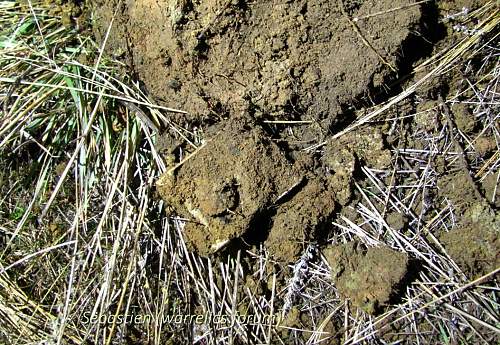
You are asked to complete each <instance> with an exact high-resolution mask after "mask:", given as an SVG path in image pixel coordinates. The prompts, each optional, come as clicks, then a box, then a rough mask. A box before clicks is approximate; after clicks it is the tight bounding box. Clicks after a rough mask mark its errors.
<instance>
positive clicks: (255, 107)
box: [94, 0, 422, 139]
mask: <svg viewBox="0 0 500 345" xmlns="http://www.w3.org/2000/svg"><path fill="white" fill-rule="evenodd" d="M410 3H412V1H410V0H392V1H373V0H367V1H345V2H344V6H345V7H344V8H341V5H337V2H335V3H334V4H333V3H332V2H330V1H325V0H315V1H305V0H302V1H294V2H282V3H279V4H273V5H272V6H270V4H269V2H267V1H261V0H259V1H253V2H246V1H228V0H224V1H222V0H209V1H200V2H198V1H190V0H175V1H169V2H166V3H159V2H152V1H149V0H135V1H128V2H123V1H122V2H119V1H107V0H106V1H104V0H96V1H94V5H95V7H96V8H98V9H99V11H96V12H95V15H96V23H97V24H98V25H97V26H96V27H97V30H96V31H97V32H98V36H100V37H103V36H104V35H105V33H106V29H107V26H108V24H109V23H110V21H111V18H112V16H113V13H114V12H115V10H117V9H118V15H117V16H116V18H115V20H114V24H113V29H112V30H111V34H110V37H109V39H108V40H107V50H108V52H110V53H111V54H114V55H115V56H122V57H123V58H124V59H125V60H126V61H127V62H128V63H129V65H130V66H131V67H132V68H133V69H134V70H135V71H136V72H137V73H138V76H139V77H140V78H141V79H142V80H143V81H144V82H145V84H146V86H147V88H148V91H149V92H150V93H151V94H152V95H154V96H155V97H157V98H158V100H160V101H161V100H163V101H164V102H165V104H166V105H168V106H169V107H174V108H179V109H182V110H185V111H187V112H189V114H188V115H187V116H184V115H183V116H182V117H179V118H177V120H178V121H179V122H190V123H202V124H206V123H213V122H216V121H219V120H220V119H221V118H226V117H228V116H229V117H233V116H235V114H237V113H238V112H239V110H241V109H246V108H247V107H251V108H252V111H253V112H254V116H255V117H256V118H265V119H273V120H285V119H302V120H313V121H314V125H312V126H311V128H310V129H315V130H314V131H306V132H308V133H309V134H308V135H304V137H303V138H302V139H311V138H312V137H310V134H312V133H315V135H318V134H324V131H325V130H327V129H328V127H329V125H330V124H332V123H335V122H337V121H339V120H340V121H342V119H341V118H339V117H340V116H341V115H342V109H343V108H347V107H350V106H351V105H352V104H353V103H354V102H357V101H358V100H360V99H361V98H366V99H368V98H367V97H365V96H369V95H370V94H373V93H377V90H379V89H381V88H382V87H383V85H384V84H385V83H386V82H387V81H388V80H389V79H390V78H392V77H395V76H396V72H397V70H398V65H399V63H400V56H401V54H402V49H403V45H404V42H405V40H408V39H409V38H410V36H411V34H410V33H411V32H412V31H413V30H417V29H418V27H419V25H420V21H421V19H422V14H421V10H420V7H419V6H410V7H408V8H405V10H404V11H397V12H389V13H386V14H382V15H378V16H374V17H370V18H367V19H363V20H360V21H358V22H354V21H350V20H349V19H348V17H352V18H354V17H358V16H363V15H366V14H369V13H374V12H380V11H382V12H383V11H384V10H389V9H393V8H396V7H399V6H405V5H408V4H410ZM118 4H120V5H118ZM338 4H342V2H338ZM116 6H119V7H118V8H117V7H116ZM412 49H415V47H412ZM318 123H319V124H320V126H319V127H318Z"/></svg>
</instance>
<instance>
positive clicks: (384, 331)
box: [0, 1, 500, 344]
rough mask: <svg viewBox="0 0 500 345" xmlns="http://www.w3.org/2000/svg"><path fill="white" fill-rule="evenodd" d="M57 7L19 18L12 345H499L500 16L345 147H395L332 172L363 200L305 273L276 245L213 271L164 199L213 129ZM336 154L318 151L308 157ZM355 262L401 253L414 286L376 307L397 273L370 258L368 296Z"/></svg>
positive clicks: (5, 35) (7, 217)
mask: <svg viewBox="0 0 500 345" xmlns="http://www.w3.org/2000/svg"><path fill="white" fill-rule="evenodd" d="M54 6H56V7H57V6H59V5H56V4H51V3H48V2H45V1H40V2H33V1H28V2H24V1H23V2H20V1H19V2H16V1H0V27H1V29H0V48H1V50H0V66H1V68H0V99H1V108H0V114H1V116H0V164H1V166H2V169H1V171H0V190H1V192H2V193H1V194H0V195H1V196H0V318H1V319H2V320H3V321H2V322H1V323H0V343H4V344H33V343H37V344H72V343H77V344H80V343H88V344H101V343H104V344H117V343H125V344H128V343H130V344H135V343H137V344H147V343H151V344H163V343H171V344H175V343H197V344H205V343H208V344H212V343H213V344H219V343H229V344H239V343H251V344H253V343H266V344H287V343H288V344H289V343H296V344H303V343H307V344H320V343H321V344H323V343H324V344H328V343H331V344H336V343H345V344H359V343H376V344H378V343H382V344H383V343H398V342H405V343H412V344H413V343H414V344H422V343H443V344H472V343H473V344H476V343H494V342H498V339H499V333H500V329H499V323H498V320H499V319H500V315H499V313H500V312H499V301H498V289H499V287H498V281H497V277H498V273H499V271H500V267H499V262H498V260H499V259H498V256H499V255H498V253H499V250H498V246H499V240H498V230H499V228H500V219H499V215H498V207H499V204H500V199H499V197H498V194H499V191H498V186H499V179H500V149H499V148H500V132H499V130H500V128H499V121H498V117H499V114H500V111H499V110H500V106H499V105H500V101H499V99H498V97H499V96H498V88H497V86H498V83H499V78H500V68H499V60H498V56H499V47H498V35H499V30H498V27H499V21H500V14H499V9H498V6H497V5H496V3H495V2H494V1H489V2H486V3H484V4H482V5H481V6H478V7H477V8H475V9H474V10H465V9H461V11H455V12H453V11H451V10H449V12H445V10H444V9H443V10H442V11H443V12H442V13H441V14H442V16H441V17H440V18H439V20H440V21H441V22H442V24H443V25H444V26H445V28H446V29H447V30H448V35H449V37H450V39H448V40H445V41H444V43H443V44H442V45H440V46H438V47H437V48H436V50H435V52H434V54H433V55H432V56H430V57H429V58H427V59H425V60H422V61H420V62H419V64H418V65H417V66H415V67H414V68H413V69H412V71H411V75H412V76H413V78H410V79H408V80H407V81H406V84H404V85H403V86H404V87H403V91H402V92H400V93H398V94H397V95H394V96H393V97H391V98H390V99H387V100H385V101H383V102H379V103H377V104H374V105H373V106H371V107H364V108H363V109H358V110H357V111H356V116H355V118H354V119H353V121H352V122H351V123H349V124H347V125H346V126H345V128H342V129H340V130H339V131H338V132H336V133H333V136H332V137H331V138H329V140H334V141H335V140H338V141H341V140H342V138H345V137H346V136H356V135H357V136H360V137H362V138H365V141H366V135H365V134H364V133H365V131H367V130H368V131H369V132H370V133H375V132H377V131H381V132H383V133H384V141H385V146H384V148H383V149H382V148H380V147H378V146H376V145H375V146H370V145H367V146H366V147H368V150H373V151H375V152H377V157H375V158H374V157H373V156H370V155H366V156H363V154H362V153H360V152H361V151H360V150H359V149H357V148H355V149H352V152H349V150H347V151H346V152H344V155H343V156H342V157H341V158H343V159H337V160H335V159H333V158H332V159H330V160H329V162H330V164H332V165H333V166H335V168H334V170H336V171H340V170H339V167H338V166H339V165H340V166H341V167H342V168H344V169H347V170H346V171H350V170H349V169H351V168H352V169H353V170H352V171H350V172H346V173H345V176H347V179H348V180H349V186H350V188H351V189H352V190H351V191H350V192H349V194H352V195H349V196H346V197H345V200H344V202H343V203H342V206H343V207H342V208H341V212H339V213H338V214H336V215H335V217H334V218H333V219H332V220H331V221H330V223H329V229H328V230H329V231H327V232H325V234H326V235H325V237H324V238H321V239H320V241H319V242H320V243H310V242H308V243H301V244H300V245H301V246H300V248H301V249H302V250H303V251H302V253H301V255H300V258H298V259H297V262H295V263H289V264H288V265H287V264H284V263H280V262H277V261H276V260H275V258H274V257H273V256H272V255H271V254H270V253H269V252H268V250H267V249H266V247H265V245H264V244H263V243H262V242H257V243H253V244H252V245H250V246H248V247H245V248H246V249H245V250H239V249H241V248H242V247H231V248H228V249H227V250H226V251H224V252H223V253H224V255H215V256H209V257H208V258H204V257H201V256H199V255H198V254H197V253H196V252H193V251H191V250H190V247H189V243H186V242H185V240H186V237H185V234H184V229H185V227H186V222H188V221H190V219H187V218H181V217H179V216H178V215H176V213H174V212H173V210H172V209H167V208H166V205H165V203H164V201H162V200H161V199H160V198H159V197H158V195H156V190H155V183H156V181H157V179H158V178H159V176H160V175H161V174H162V173H165V172H166V171H167V170H168V169H169V167H171V166H172V163H173V164H174V166H175V164H176V162H184V159H186V158H187V157H189V155H190V154H191V153H193V152H197V151H196V150H197V149H198V148H200V147H201V146H202V145H203V138H204V136H205V133H204V130H207V129H206V128H199V127H198V128H184V127H181V126H180V125H179V124H178V123H176V122H174V121H173V120H172V119H174V118H176V117H175V116H172V117H171V116H170V115H171V114H174V113H175V114H182V109H181V110H175V109H170V108H166V107H165V106H161V105H157V104H156V103H155V102H153V101H152V100H151V99H150V98H149V96H148V95H147V94H146V93H145V92H144V91H143V90H142V88H141V87H140V85H139V83H138V82H136V81H134V80H133V78H131V77H130V76H129V75H128V74H127V73H125V72H124V70H125V69H124V68H123V67H124V66H123V65H122V64H121V63H120V62H119V61H117V60H114V59H111V58H109V57H107V56H106V55H105V54H104V53H103V45H106V39H104V40H103V45H98V44H96V43H95V42H94V41H93V39H92V35H91V34H90V32H89V30H88V28H86V26H85V25H83V24H82V20H83V19H82V18H76V17H75V15H76V14H78V13H79V12H78V11H76V12H72V14H71V15H65V14H64V13H67V11H66V12H64V11H63V14H61V9H60V8H59V10H58V11H54ZM399 10H404V9H399ZM444 13H447V14H448V16H444ZM373 15H376V14H373ZM68 17H69V19H68ZM61 19H63V21H64V22H65V23H66V24H67V25H66V26H61V24H60V23H61ZM355 19H356V18H355ZM68 20H69V22H68ZM360 20H363V18H361V17H360V18H357V21H356V22H358V21H360ZM443 81H445V82H446V83H445V84H443ZM443 85H448V88H449V90H448V92H444V91H443ZM283 125H285V126H286V127H287V128H286V129H283V131H293V128H294V126H297V125H299V126H300V125H301V123H293V121H292V122H290V123H285V124H280V126H283ZM157 131H168V132H169V133H173V134H172V135H173V136H174V137H175V138H176V140H177V141H179V142H181V143H182V145H179V146H178V147H177V149H176V151H175V155H176V157H175V158H174V159H175V160H176V161H174V162H168V160H165V159H164V158H166V155H164V154H162V153H161V152H158V150H157V145H156V143H157V141H158V140H159V133H157ZM332 146H333V147H334V146H335V145H332V144H329V143H328V142H327V141H325V140H323V138H322V137H318V138H316V141H315V142H314V143H311V144H310V145H309V146H308V147H307V148H306V149H305V150H304V152H306V153H308V154H309V155H311V156H313V155H323V154H325V152H326V153H328V150H330V149H331V147H332ZM374 147H375V149H374ZM377 150H378V151H377ZM389 154H390V161H389V162H385V161H386V159H385V158H387V155H389ZM337 158H338V157H337ZM376 158H380V159H379V160H377V159H376ZM326 161H328V160H326ZM378 161H384V162H383V163H384V164H378V163H379V162H378ZM350 163H352V164H351V165H350ZM387 163H389V165H388V164H387ZM350 167H351V168H350ZM354 169H355V171H356V173H354V174H353V173H352V172H353V171H354ZM339 178H341V176H339ZM249 188H250V187H249ZM340 192H342V191H339V193H340ZM468 229H475V230H476V231H475V232H473V231H470V230H468ZM461 232H463V235H462V234H461ZM457 238H458V241H457ZM460 239H463V241H460ZM352 243H356V246H357V247H356V248H359V252H360V253H365V252H366V253H367V252H370V250H373V249H372V248H373V247H380V248H385V249H383V250H386V251H389V252H390V253H393V252H394V253H398V254H396V255H400V256H401V258H400V259H399V261H401V262H403V261H404V264H405V265H407V272H396V273H398V274H395V272H394V271H391V272H390V273H391V274H392V275H390V276H389V277H388V278H384V277H387V276H384V275H383V272H378V273H379V274H380V275H377V277H379V279H388V283H389V285H391V287H392V285H394V284H395V282H396V281H397V284H398V288H397V289H395V290H394V291H391V292H390V293H387V291H383V292H382V293H379V294H374V292H373V291H370V290H369V289H370V287H371V285H369V284H367V285H366V287H365V288H364V289H363V291H361V292H360V293H359V291H358V290H356V288H358V289H359V287H360V286H363V284H364V281H363V277H364V276H365V275H367V274H370V272H371V271H372V270H374V269H378V268H379V267H381V266H382V263H380V262H378V261H376V262H377V264H375V263H374V261H373V260H370V261H369V264H368V265H364V266H363V265H360V264H359V262H362V261H363V258H361V256H360V257H357V258H356V260H357V261H358V263H357V264H353V263H351V262H350V261H349V258H350V257H349V258H347V259H345V260H344V262H343V264H344V266H347V265H352V267H349V268H348V270H347V272H349V273H352V275H354V276H355V278H356V279H354V283H353V282H352V281H351V282H350V281H349V280H347V279H343V280H342V281H340V279H341V278H339V277H341V273H340V271H342V270H345V269H344V268H342V269H340V271H339V267H334V266H333V265H332V263H331V262H329V261H328V260H327V258H328V257H325V256H324V255H323V252H324V250H325V249H326V248H328V247H332V246H346V244H347V245H350V244H352ZM461 249H463V250H461ZM356 251H358V249H356ZM366 256H368V254H366ZM366 256H364V257H366ZM377 260H378V259H377ZM380 260H382V261H383V258H381V259H380ZM395 261H396V262H397V261H398V260H395ZM332 271H333V272H332ZM332 273H335V274H334V276H332ZM337 274H339V276H338V277H337V276H336V275H337ZM337 278H338V279H337ZM349 284H351V285H352V284H355V286H351V285H349ZM374 285H375V286H376V284H374ZM352 291H355V292H356V295H353V294H352V293H351V292H352ZM346 292H347V293H346ZM370 293H371V295H370ZM374 296H375V297H376V299H377V300H382V301H383V303H381V306H380V308H378V306H377V308H372V306H373V305H372V304H371V302H373V300H374ZM357 306H361V308H357ZM363 306H365V308H364V309H365V310H363ZM193 315H194V316H198V315H201V316H205V318H203V319H198V320H200V321H197V320H196V319H193V318H189V316H193ZM186 316H188V318H187V319H186ZM250 316H251V317H252V318H249V317H250ZM216 317H218V318H216Z"/></svg>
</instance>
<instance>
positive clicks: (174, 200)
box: [157, 116, 390, 262]
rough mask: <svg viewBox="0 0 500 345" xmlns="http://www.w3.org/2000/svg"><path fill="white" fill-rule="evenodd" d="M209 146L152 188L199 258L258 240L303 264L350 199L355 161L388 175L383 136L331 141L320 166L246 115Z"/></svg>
mask: <svg viewBox="0 0 500 345" xmlns="http://www.w3.org/2000/svg"><path fill="white" fill-rule="evenodd" d="M212 132H213V133H214V134H213V135H212V136H210V137H209V138H208V139H207V141H206V143H205V144H204V145H203V146H202V147H201V148H200V149H198V150H197V151H195V152H193V153H192V154H191V156H187V158H185V159H184V162H183V163H181V164H180V166H178V167H177V168H176V167H175V165H174V167H171V168H170V169H169V171H168V172H167V173H165V174H164V175H163V176H162V177H161V178H160V180H159V181H158V183H157V186H158V190H159V192H160V195H161V196H162V198H163V199H164V200H165V201H166V203H167V204H168V205H170V206H172V207H173V208H174V209H175V211H176V212H177V213H178V214H180V215H181V216H183V217H185V218H187V219H189V220H190V221H188V222H187V224H186V227H185V235H186V238H187V240H188V242H189V244H190V245H191V246H192V248H193V249H195V250H196V251H197V252H198V253H200V254H202V255H210V254H212V253H215V252H217V251H218V250H219V249H221V248H222V247H223V246H225V245H226V244H228V243H229V242H230V241H231V240H233V239H236V238H242V237H244V238H245V239H248V238H257V239H260V240H265V242H264V244H265V246H266V248H267V249H268V250H269V252H270V253H271V254H272V255H273V256H274V258H275V259H277V260H279V261H281V262H290V261H294V260H296V259H297V258H298V257H300V255H301V253H302V251H303V249H304V247H305V246H306V245H307V243H309V242H310V241H311V240H320V241H321V239H322V237H324V236H323V235H324V231H323V230H324V228H325V225H327V224H328V221H329V220H330V219H331V216H332V215H333V214H334V212H336V211H338V207H339V206H342V205H345V204H346V203H347V202H349V200H350V199H351V196H352V192H351V189H352V188H351V184H352V176H353V173H354V168H355V160H363V161H366V162H367V163H369V164H370V165H373V166H375V167H377V168H385V167H386V166H387V165H388V164H389V162H390V153H389V151H388V150H386V149H385V148H384V146H383V140H382V135H381V133H380V131H377V130H374V131H371V132H360V133H352V134H348V135H346V136H345V137H344V138H343V139H342V140H336V141H330V142H328V144H327V148H326V150H325V154H324V155H323V157H322V160H321V161H318V160H315V159H314V158H313V157H311V156H309V155H302V156H297V157H295V158H296V159H295V161H293V162H292V161H291V160H290V159H289V158H287V157H286V156H285V155H284V153H283V151H282V150H281V149H280V148H279V147H278V146H277V145H276V144H274V143H273V142H272V141H271V140H270V139H269V138H268V136H267V135H266V133H265V132H264V131H263V130H262V129H260V128H259V127H258V126H256V125H255V124H254V123H253V122H252V120H251V119H250V117H249V116H242V117H241V118H239V119H237V120H234V121H229V122H227V123H225V124H224V125H223V126H219V127H217V129H213V130H212Z"/></svg>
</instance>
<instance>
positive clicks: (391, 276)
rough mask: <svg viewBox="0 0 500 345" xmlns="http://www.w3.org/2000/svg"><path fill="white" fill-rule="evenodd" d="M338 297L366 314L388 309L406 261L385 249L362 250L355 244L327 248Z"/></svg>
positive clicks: (404, 271) (401, 254) (405, 258)
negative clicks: (387, 306)
mask: <svg viewBox="0 0 500 345" xmlns="http://www.w3.org/2000/svg"><path fill="white" fill-rule="evenodd" d="M325 257H326V258H327V260H328V263H329V264H330V266H331V268H332V278H333V280H334V282H335V286H336V287H337V289H338V291H339V293H340V294H341V295H342V296H343V297H344V298H348V299H350V300H351V301H352V303H353V305H355V306H357V307H359V308H361V309H363V310H364V311H365V312H367V313H369V314H373V313H375V312H377V311H378V310H379V309H380V308H381V307H383V306H384V305H387V304H388V303H389V302H390V301H391V299H392V298H393V297H394V296H395V295H396V293H397V291H398V288H399V286H400V284H401V283H402V281H403V278H404V277H405V275H406V273H407V266H408V257H407V256H406V254H404V253H400V252H397V251H394V250H392V249H390V248H387V247H377V248H368V249H367V250H363V249H361V248H359V247H357V245H356V244H355V243H354V242H349V243H347V244H343V245H338V246H333V247H330V248H327V249H326V251H325Z"/></svg>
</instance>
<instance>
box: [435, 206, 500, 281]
mask: <svg viewBox="0 0 500 345" xmlns="http://www.w3.org/2000/svg"><path fill="white" fill-rule="evenodd" d="M498 229H500V216H499V215H498V214H496V215H495V212H493V211H492V210H491V208H490V207H489V205H486V204H483V203H477V204H474V205H472V206H471V207H470V208H469V209H468V210H467V211H466V212H465V214H464V216H463V217H462V225H460V226H458V227H456V228H455V229H453V230H452V231H450V232H446V233H443V234H442V235H441V237H440V241H441V243H442V244H443V246H444V248H445V250H446V252H447V254H448V255H450V256H451V258H452V259H453V261H455V263H457V264H458V266H459V267H460V268H461V269H462V271H463V272H464V273H466V274H467V275H468V276H470V278H478V277H480V276H481V275H484V274H486V273H488V272H491V271H492V270H494V269H495V268H497V267H500V237H499V232H498Z"/></svg>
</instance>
